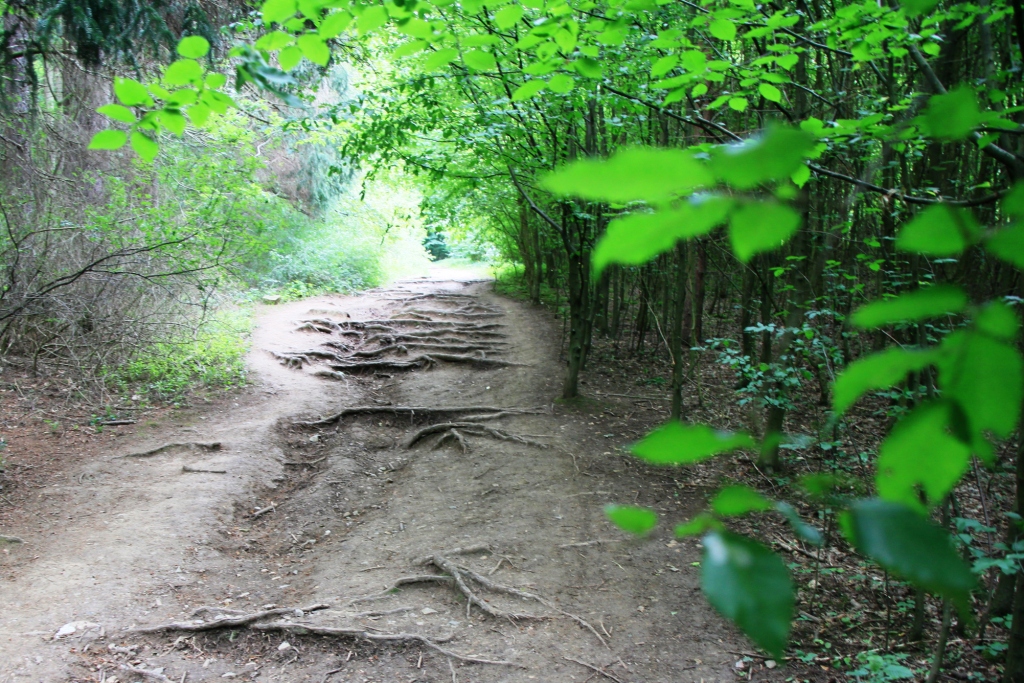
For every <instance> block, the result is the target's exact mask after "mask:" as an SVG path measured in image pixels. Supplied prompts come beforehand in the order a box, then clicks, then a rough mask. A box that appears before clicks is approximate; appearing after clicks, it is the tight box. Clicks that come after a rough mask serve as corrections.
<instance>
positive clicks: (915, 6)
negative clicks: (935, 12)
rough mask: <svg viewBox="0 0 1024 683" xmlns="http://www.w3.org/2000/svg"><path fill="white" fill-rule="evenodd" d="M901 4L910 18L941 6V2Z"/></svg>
mask: <svg viewBox="0 0 1024 683" xmlns="http://www.w3.org/2000/svg"><path fill="white" fill-rule="evenodd" d="M900 4H901V5H902V6H903V9H904V11H905V12H906V13H907V14H908V15H909V16H912V17H915V16H917V15H919V14H927V13H928V12H931V11H932V9H934V8H935V6H936V5H938V4H939V0H903V2H902V3H900Z"/></svg>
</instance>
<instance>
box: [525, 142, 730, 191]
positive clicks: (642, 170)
mask: <svg viewBox="0 0 1024 683" xmlns="http://www.w3.org/2000/svg"><path fill="white" fill-rule="evenodd" d="M711 180H712V178H711V174H710V173H708V170H707V168H706V167H705V165H704V164H703V163H702V162H700V161H699V160H697V159H696V158H694V156H693V154H691V153H690V152H687V151H684V150H679V149H662V148H650V147H632V148H628V149H625V150H622V151H620V152H617V153H616V154H615V155H614V156H612V157H611V158H610V159H607V160H594V159H585V160H582V161H576V162H574V163H571V164H569V165H567V166H563V167H562V168H560V169H558V170H556V171H555V172H554V173H550V174H548V175H547V176H545V177H543V178H542V179H541V187H543V188H544V189H546V190H548V191H549V192H552V193H554V194H557V195H562V196H576V197H582V198H583V199H591V200H594V201H609V202H622V203H625V202H630V201H636V200H644V201H649V202H660V201H665V200H667V199H670V198H672V197H673V196H676V195H680V194H684V193H687V192H691V191H692V190H694V189H696V188H699V187H702V186H704V185H707V184H710V182H711Z"/></svg>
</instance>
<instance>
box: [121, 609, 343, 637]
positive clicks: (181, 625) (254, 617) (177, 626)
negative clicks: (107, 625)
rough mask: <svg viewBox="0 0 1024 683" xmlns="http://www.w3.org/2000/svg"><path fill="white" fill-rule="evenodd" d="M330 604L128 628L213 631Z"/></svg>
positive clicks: (150, 630)
mask: <svg viewBox="0 0 1024 683" xmlns="http://www.w3.org/2000/svg"><path fill="white" fill-rule="evenodd" d="M329 607H330V605H325V604H323V603H318V604H315V605H310V606H309V607H302V608H296V607H278V608H277V609H268V610H263V611H261V612H253V613H252V614H243V615H241V616H233V617H228V618H226V619H215V620H214V621H206V622H202V623H199V624H196V623H193V622H188V621H178V622H170V623H168V624H160V625H158V626H142V627H140V628H133V629H128V632H129V633H167V632H168V631H185V632H187V633H198V632H200V631H212V630H214V629H218V628H232V627H234V626H248V625H249V624H252V623H253V622H256V621H262V620H263V619H269V618H270V617H277V616H281V615H282V614H294V613H295V612H303V613H306V612H316V611H318V610H322V609H328V608H329Z"/></svg>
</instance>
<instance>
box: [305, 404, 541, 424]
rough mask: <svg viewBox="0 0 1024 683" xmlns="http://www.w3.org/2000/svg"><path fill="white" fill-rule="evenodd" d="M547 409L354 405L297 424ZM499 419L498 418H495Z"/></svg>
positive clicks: (533, 412)
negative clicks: (363, 417) (385, 416)
mask: <svg viewBox="0 0 1024 683" xmlns="http://www.w3.org/2000/svg"><path fill="white" fill-rule="evenodd" d="M546 412H547V410H545V409H544V408H495V407H494V406H429V407H428V406H352V407H350V408H343V409H342V410H340V411H338V412H337V413H334V414H333V415H329V416H327V417H324V418H321V419H319V420H311V421H308V422H296V423H294V424H295V425H296V426H300V427H324V426H327V425H333V424H335V423H337V422H339V421H340V420H343V419H344V418H346V417H352V416H355V415H381V414H390V415H409V416H411V417H415V416H417V415H421V416H424V417H426V416H439V415H459V414H461V413H470V414H471V415H472V414H473V413H478V415H473V419H474V420H478V421H479V420H482V419H491V418H489V417H484V416H485V415H501V416H502V417H504V416H507V415H542V414H544V413H546ZM494 419H497V418H494Z"/></svg>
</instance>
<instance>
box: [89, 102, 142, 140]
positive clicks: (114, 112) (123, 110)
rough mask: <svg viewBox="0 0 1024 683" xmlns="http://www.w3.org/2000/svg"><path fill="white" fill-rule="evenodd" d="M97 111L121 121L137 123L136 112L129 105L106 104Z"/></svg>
mask: <svg viewBox="0 0 1024 683" xmlns="http://www.w3.org/2000/svg"><path fill="white" fill-rule="evenodd" d="M96 112H97V113H99V114H103V115H104V116H106V117H108V118H111V119H114V120H115V121H120V122H121V123H128V124H132V123H135V114H133V113H132V110H131V109H129V108H128V107H122V106H121V105H120V104H105V105H103V106H102V107H100V108H99V109H97V110H96ZM122 144H124V143H122ZM118 146H120V145H118Z"/></svg>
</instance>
